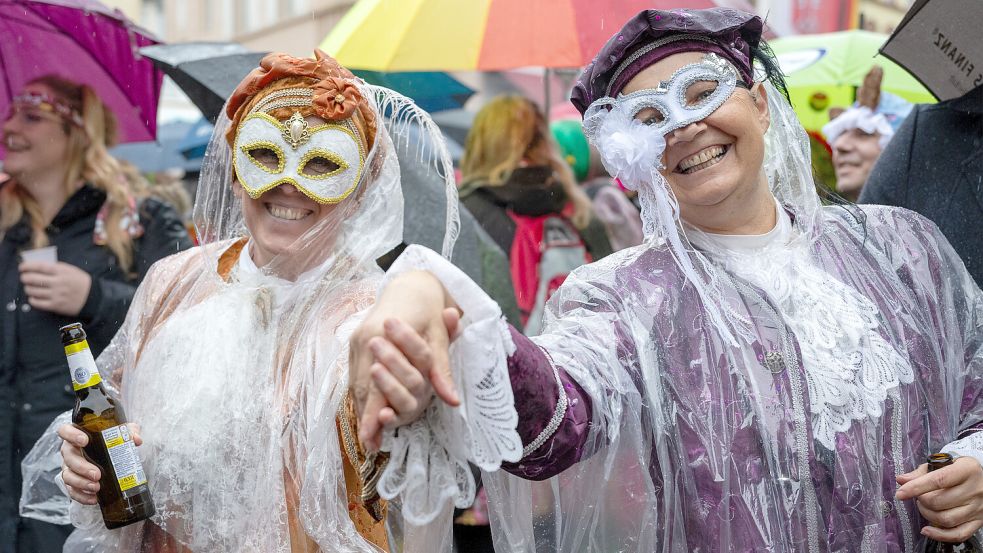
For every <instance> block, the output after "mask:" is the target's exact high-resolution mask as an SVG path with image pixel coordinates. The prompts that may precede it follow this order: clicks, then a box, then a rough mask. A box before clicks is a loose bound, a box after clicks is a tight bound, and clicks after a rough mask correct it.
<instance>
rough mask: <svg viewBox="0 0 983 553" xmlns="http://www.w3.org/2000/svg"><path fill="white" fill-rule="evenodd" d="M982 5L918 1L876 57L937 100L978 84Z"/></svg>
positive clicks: (981, 79) (965, 0) (975, 0)
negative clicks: (893, 65) (893, 64)
mask: <svg viewBox="0 0 983 553" xmlns="http://www.w3.org/2000/svg"><path fill="white" fill-rule="evenodd" d="M980 28H983V4H981V3H980V1H979V0H944V1H943V0H917V1H916V2H915V3H914V4H913V5H912V6H911V9H909V10H908V13H907V14H905V16H904V19H902V20H901V23H900V24H898V28H897V29H895V30H894V32H893V33H892V34H891V38H889V39H888V40H887V42H886V43H884V46H882V47H881V53H882V54H884V56H885V57H888V58H890V59H892V60H893V61H894V62H896V63H897V64H898V65H900V66H902V67H904V68H905V69H907V70H908V72H909V73H911V74H912V75H914V77H915V78H916V79H918V80H919V81H921V83H922V84H923V85H925V88H927V89H929V90H930V91H931V92H932V94H934V95H935V97H936V98H938V99H939V100H951V99H953V98H958V97H960V96H962V95H963V94H966V93H967V92H969V91H970V90H973V89H974V88H976V87H978V86H981V85H983V40H980Z"/></svg>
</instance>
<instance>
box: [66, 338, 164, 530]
mask: <svg viewBox="0 0 983 553" xmlns="http://www.w3.org/2000/svg"><path fill="white" fill-rule="evenodd" d="M60 331H61V343H62V345H64V346H65V355H67V356H68V368H69V369H70V370H71V373H72V387H73V388H75V408H74V409H73V410H72V423H73V424H74V425H75V427H76V428H78V429H79V430H81V431H83V432H85V433H86V435H87V436H88V437H89V443H88V445H86V446H85V447H84V448H82V453H83V455H84V456H85V458H86V459H87V460H88V461H89V462H90V463H92V464H94V465H96V466H97V467H99V470H100V471H101V476H100V477H99V491H98V492H97V493H96V498H97V499H98V501H99V509H101V510H102V520H103V522H104V523H105V524H106V528H109V529H113V528H119V527H121V526H126V525H127V524H132V523H134V522H138V521H141V520H144V519H147V518H150V517H151V516H153V514H154V502H153V499H151V497H150V489H149V487H148V486H147V476H146V475H145V474H144V472H143V467H142V466H141V465H140V457H139V456H137V451H136V447H135V446H134V445H133V439H132V437H131V436H130V432H129V429H127V427H126V415H124V414H123V406H122V405H120V404H119V402H118V401H116V400H115V399H113V398H111V397H109V394H107V393H106V389H105V388H104V387H103V385H102V378H101V377H100V376H99V370H98V369H97V368H96V362H95V359H93V358H92V352H91V351H90V350H89V344H88V342H86V340H85V331H84V330H82V325H81V324H79V323H73V324H70V325H67V326H63V327H61V329H60Z"/></svg>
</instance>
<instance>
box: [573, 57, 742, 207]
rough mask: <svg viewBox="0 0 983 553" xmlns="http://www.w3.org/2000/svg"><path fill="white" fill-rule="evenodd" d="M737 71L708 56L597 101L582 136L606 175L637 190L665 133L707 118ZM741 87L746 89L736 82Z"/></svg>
mask: <svg viewBox="0 0 983 553" xmlns="http://www.w3.org/2000/svg"><path fill="white" fill-rule="evenodd" d="M737 84H738V75H737V70H736V69H734V66H732V65H731V64H730V62H728V61H727V60H725V59H724V58H722V57H720V56H718V55H717V54H713V53H708V54H705V55H704V56H703V59H701V60H700V61H699V62H696V63H691V64H689V65H684V66H683V67H680V68H679V69H677V70H676V71H675V72H674V73H673V74H672V75H671V76H670V77H669V79H668V80H666V81H661V82H660V83H659V84H658V86H657V87H656V88H647V89H643V90H638V91H635V92H632V93H630V94H619V95H618V97H617V98H612V97H610V96H605V97H603V98H598V99H597V100H595V101H594V102H593V103H591V105H590V107H588V108H587V111H586V112H585V113H584V134H585V135H586V136H587V139H588V140H589V141H590V142H591V144H593V145H594V146H595V147H596V148H597V149H598V152H599V153H600V154H601V160H602V161H603V162H604V165H605V167H606V168H607V170H608V172H609V173H611V175H613V176H615V177H618V178H619V179H621V180H622V182H623V184H625V185H626V186H628V187H629V188H633V189H634V188H636V187H637V186H638V185H639V183H640V182H641V181H644V180H651V179H648V178H647V177H648V176H649V175H650V172H651V171H652V170H653V169H661V168H662V167H661V159H662V153H663V152H664V151H665V148H666V142H665V135H667V134H669V133H670V132H672V131H674V130H676V129H681V128H683V127H685V126H687V125H690V124H692V123H696V122H697V121H702V120H703V119H706V118H707V117H708V116H709V115H710V114H711V113H713V112H714V111H716V110H717V108H719V107H720V106H721V105H723V103H724V102H726V101H727V99H728V98H730V97H731V95H732V94H733V93H734V90H735V89H736V87H737ZM741 85H742V86H748V85H747V84H746V83H743V82H742V83H741Z"/></svg>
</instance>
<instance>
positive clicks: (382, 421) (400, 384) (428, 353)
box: [349, 271, 459, 451]
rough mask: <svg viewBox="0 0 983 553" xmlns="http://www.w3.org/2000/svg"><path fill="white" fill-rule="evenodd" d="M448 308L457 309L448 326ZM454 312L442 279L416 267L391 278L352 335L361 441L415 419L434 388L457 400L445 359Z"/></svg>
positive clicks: (372, 446) (370, 443)
mask: <svg viewBox="0 0 983 553" xmlns="http://www.w3.org/2000/svg"><path fill="white" fill-rule="evenodd" d="M448 308H450V309H451V310H453V311H454V313H455V315H454V316H451V318H452V319H453V321H451V322H453V323H454V324H453V326H454V328H452V329H448V325H447V323H446V321H445V315H444V311H445V309H448ZM456 314H457V308H456V305H454V304H453V301H452V300H450V299H449V296H448V295H447V293H446V291H445V290H444V288H443V286H442V285H441V284H440V282H439V281H438V280H437V279H436V278H435V277H434V276H433V275H431V274H429V273H426V272H422V271H415V272H410V273H405V274H403V275H400V276H399V277H397V278H395V279H394V280H393V281H392V282H390V283H389V285H388V286H387V287H386V289H385V290H383V293H382V294H381V295H380V297H379V300H378V301H377V302H376V305H375V307H373V308H372V310H371V311H370V312H369V314H368V316H366V318H365V320H364V321H362V323H361V324H360V325H359V327H358V328H357V329H356V330H355V332H354V333H352V337H351V343H350V354H349V371H350V372H349V389H350V391H351V394H352V398H353V399H354V401H355V409H356V412H357V413H358V416H359V431H358V434H359V440H360V441H361V442H362V444H363V445H364V446H365V447H366V448H367V449H368V450H370V451H375V450H377V449H378V448H379V446H380V445H381V442H382V429H383V426H384V425H389V426H393V425H398V424H400V423H401V422H409V421H412V420H414V419H415V418H417V417H419V415H420V413H422V412H423V409H425V408H426V406H427V405H428V404H429V400H430V396H431V393H432V392H436V393H437V395H438V396H439V397H440V398H441V399H442V400H444V401H446V402H447V403H450V404H451V405H457V404H458V403H459V400H458V398H457V392H456V391H455V390H454V384H453V380H452V379H451V378H450V363H449V360H448V345H449V344H450V331H454V330H456V320H457V319H456ZM383 389H384V390H385V391H383Z"/></svg>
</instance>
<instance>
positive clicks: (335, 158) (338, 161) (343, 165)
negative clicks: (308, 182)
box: [281, 149, 362, 181]
mask: <svg viewBox="0 0 983 553" xmlns="http://www.w3.org/2000/svg"><path fill="white" fill-rule="evenodd" d="M318 157H323V158H325V159H327V160H329V161H331V162H333V163H334V164H335V165H337V166H338V168H337V169H335V170H334V171H329V172H327V173H324V174H323V175H312V174H310V173H305V172H304V168H305V167H307V164H308V163H309V162H310V161H311V160H312V159H314V158H318ZM345 169H348V163H347V162H345V160H344V159H342V158H341V156H339V155H338V154H335V153H333V152H329V151H327V150H320V149H317V150H311V151H309V152H307V153H306V154H304V156H303V157H301V158H300V163H299V165H298V167H297V172H298V173H300V174H301V175H304V176H305V177H307V178H309V179H326V178H328V177H331V176H334V175H337V174H338V173H340V172H342V171H344V170H345ZM281 171H282V169H281ZM361 176H362V171H361V169H360V170H359V171H358V173H357V174H356V178H355V180H356V181H357V180H358V177H361Z"/></svg>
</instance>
